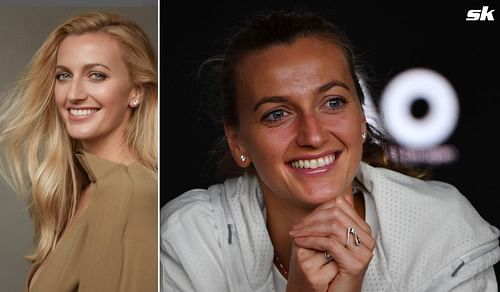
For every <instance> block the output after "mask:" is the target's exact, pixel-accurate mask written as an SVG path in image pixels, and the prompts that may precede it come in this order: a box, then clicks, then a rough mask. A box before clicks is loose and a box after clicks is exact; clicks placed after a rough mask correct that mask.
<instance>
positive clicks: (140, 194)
mask: <svg viewBox="0 0 500 292" xmlns="http://www.w3.org/2000/svg"><path fill="white" fill-rule="evenodd" d="M76 156H77V158H78V161H79V162H80V164H81V165H82V167H83V169H84V170H85V172H86V174H87V175H88V178H89V181H90V189H89V190H90V193H89V204H88V207H87V209H86V210H85V211H84V213H83V214H82V215H81V217H80V218H78V220H77V221H76V222H75V223H74V224H73V225H72V226H70V227H69V228H68V230H66V232H65V233H64V235H63V236H62V237H61V239H60V240H59V242H58V243H57V245H56V247H55V249H54V250H52V252H51V253H50V254H49V255H48V256H47V258H46V259H45V261H44V262H43V263H42V265H41V266H40V268H39V269H38V271H37V273H36V277H34V278H33V280H32V283H31V287H30V289H31V290H30V292H46V291H52V292H68V291H79V292H87V291H88V292H95V291H109V292H112V291H120V292H122V291H141V292H142V291H143V292H147V291H157V269H158V260H157V250H158V248H157V231H158V226H157V212H158V193H157V178H156V176H155V175H154V174H153V173H152V172H150V171H149V170H147V169H146V168H145V167H143V166H141V165H139V164H136V163H133V164H130V165H128V166H126V165H123V164H118V163H115V162H111V161H108V160H104V159H101V158H99V157H97V156H95V155H92V154H90V153H88V152H84V151H78V152H77V154H76ZM34 273H35V271H34V270H33V269H32V271H31V272H30V273H29V277H28V281H27V283H26V286H25V291H28V285H29V280H30V279H31V277H32V276H33V274H34Z"/></svg>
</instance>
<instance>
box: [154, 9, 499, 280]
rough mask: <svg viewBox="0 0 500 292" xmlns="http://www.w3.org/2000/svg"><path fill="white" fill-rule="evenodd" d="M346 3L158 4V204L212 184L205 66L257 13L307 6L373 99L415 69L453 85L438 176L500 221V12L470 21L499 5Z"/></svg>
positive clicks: (211, 134)
mask: <svg viewBox="0 0 500 292" xmlns="http://www.w3.org/2000/svg"><path fill="white" fill-rule="evenodd" d="M346 2H347V1H307V2H300V1H270V3H267V4H264V3H259V2H258V1H251V2H243V3H240V2H237V1H231V2H229V1H228V2H223V1H222V2H219V1H207V2H205V3H203V2H201V1H200V2H199V3H198V2H194V1H175V2H172V1H169V3H166V2H164V4H163V5H162V6H161V7H160V8H161V11H162V12H161V18H160V19H161V23H162V25H161V28H160V35H161V40H162V46H161V48H160V50H161V59H160V61H161V73H160V74H161V75H160V76H161V89H160V90H161V92H160V94H161V99H160V103H161V105H160V129H161V130H160V131H161V134H160V135H161V139H162V140H161V143H160V147H161V150H160V153H161V160H160V161H161V164H160V165H161V166H160V173H161V205H163V204H165V203H166V202H167V201H168V200H170V199H172V198H174V197H176V196H177V195H179V194H181V193H182V192H184V191H186V190H189V189H192V188H206V187H207V186H208V185H210V184H212V183H214V182H215V180H214V178H213V176H212V174H213V173H212V167H211V160H210V159H209V158H210V152H211V150H212V149H213V144H214V141H215V138H216V137H215V136H216V133H215V131H214V128H213V127H212V126H211V121H210V120H209V119H208V118H207V115H206V114H205V113H206V112H208V111H210V108H209V107H208V106H207V101H210V99H211V98H212V97H211V96H210V95H209V94H207V91H208V89H209V87H208V86H207V84H208V85H209V84H210V82H211V80H209V79H208V78H206V77H205V76H203V75H202V76H203V77H202V78H201V79H200V78H198V69H199V66H200V65H201V64H202V63H203V62H204V61H205V60H206V59H208V58H209V57H212V56H214V55H217V54H221V53H222V51H223V48H224V45H225V40H226V39H227V38H228V37H229V36H230V35H231V33H232V32H233V31H234V28H235V27H236V26H240V25H242V24H243V23H244V20H245V19H246V18H247V17H249V16H250V15H252V14H254V13H255V12H257V11H262V10H268V9H280V8H301V9H306V10H311V11H314V12H319V14H321V15H323V16H325V17H327V18H328V19H329V20H330V21H332V22H333V23H335V24H337V25H338V26H339V27H340V28H341V29H342V30H343V31H344V32H345V33H346V34H347V35H348V36H349V37H350V39H351V41H352V42H353V43H354V47H355V51H356V52H357V54H358V55H360V56H361V58H362V60H363V62H364V64H365V69H367V71H368V73H369V74H370V76H371V77H372V79H373V80H372V81H373V82H372V83H371V84H370V85H371V87H372V89H373V93H372V95H373V97H374V98H375V100H376V97H377V94H380V92H381V90H382V89H383V88H384V86H385V85H386V84H387V83H388V82H389V81H390V80H391V78H392V77H394V76H395V75H396V74H398V73H400V72H401V71H403V70H405V69H408V68H412V67H427V68H430V69H433V70H435V71H437V72H439V73H440V74H442V75H444V76H445V77H446V78H447V79H448V80H449V81H450V82H451V84H452V85H453V86H454V88H455V90H456V91H457V93H458V97H459V102H460V118H459V122H458V125H457V128H456V130H455V131H454V133H453V134H452V135H451V136H450V138H449V139H448V140H447V141H445V143H446V144H453V145H455V146H456V147H457V148H458V151H459V158H458V160H457V161H455V162H453V163H448V164H444V165H439V166H434V167H433V173H434V175H433V178H434V179H438V180H443V181H446V182H449V183H452V184H453V185H455V186H456V187H457V188H458V189H459V190H460V191H461V192H462V193H463V194H464V195H465V196H467V198H469V200H470V201H471V202H472V204H473V205H474V206H475V207H476V208H477V210H478V211H479V213H480V214H481V215H482V216H483V218H484V219H486V220H487V221H488V222H490V223H491V224H493V225H495V226H497V227H500V215H499V214H498V210H499V209H500V208H499V207H500V206H499V204H498V203H497V202H498V199H497V198H498V197H499V196H500V186H499V185H498V181H499V178H498V175H497V170H496V167H497V165H498V163H499V162H500V157H499V156H498V152H497V151H496V150H497V149H498V148H499V146H500V142H499V141H500V139H499V138H498V125H499V123H498V117H499V113H498V106H499V105H500V102H499V98H500V93H499V86H498V85H499V84H500V72H499V71H500V70H499V61H500V55H499V54H500V47H499V45H498V38H499V36H500V23H499V22H500V10H499V11H495V12H493V15H494V16H495V21H486V22H468V21H465V18H466V14H467V11H468V10H469V9H481V7H482V6H483V5H488V6H489V8H490V9H495V10H496V9H497V8H498V9H500V5H495V4H492V3H489V4H488V3H487V2H475V1H468V0H466V1H465V3H461V4H453V5H447V6H437V4H436V2H437V1H435V2H429V3H424V2H418V3H413V4H412V3H402V2H403V1H401V3H398V4H396V3H392V4H387V3H382V4H381V3H379V2H380V1H371V2H377V3H372V4H368V3H369V2H368V1H367V2H366V3H365V2H360V1H350V2H349V3H346ZM497 18H498V19H497ZM499 266H500V265H496V266H495V268H496V272H497V275H500V273H499V271H500V268H499ZM497 277H498V276H497Z"/></svg>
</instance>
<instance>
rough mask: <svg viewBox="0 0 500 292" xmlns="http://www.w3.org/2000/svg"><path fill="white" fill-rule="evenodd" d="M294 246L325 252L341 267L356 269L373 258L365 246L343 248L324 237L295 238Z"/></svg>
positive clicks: (334, 241)
mask: <svg viewBox="0 0 500 292" xmlns="http://www.w3.org/2000/svg"><path fill="white" fill-rule="evenodd" d="M295 244H296V245H297V246H298V247H301V248H307V249H314V250H317V251H318V252H321V251H323V252H324V251H327V252H328V253H329V254H330V255H332V256H333V258H334V261H335V262H336V263H337V264H338V265H340V266H342V267H349V266H353V267H358V266H359V264H360V263H362V264H367V263H369V262H370V260H371V258H372V257H373V254H372V252H371V250H369V249H368V248H366V247H365V246H361V245H360V246H348V247H345V246H344V245H342V244H340V243H339V242H337V241H336V240H332V239H329V238H325V237H302V238H296V239H295ZM325 260H326V259H325Z"/></svg>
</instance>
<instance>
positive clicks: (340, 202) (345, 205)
mask: <svg viewBox="0 0 500 292" xmlns="http://www.w3.org/2000/svg"><path fill="white" fill-rule="evenodd" d="M337 209H340V210H342V211H343V213H345V214H346V215H347V216H348V217H349V218H351V220H352V221H354V222H355V223H356V224H357V226H356V227H357V230H363V231H365V232H366V233H368V234H370V235H371V227H370V226H369V225H368V223H366V222H365V220H363V219H362V218H361V217H360V216H359V215H358V213H357V212H356V210H355V209H354V207H353V206H352V205H351V204H350V203H349V202H347V201H346V200H345V199H343V198H336V199H335V200H331V201H328V202H326V203H324V204H322V205H321V206H319V207H318V208H317V209H315V210H314V211H313V212H312V213H311V214H309V215H307V216H306V217H304V218H303V219H302V221H301V222H300V223H299V224H296V225H294V226H293V229H294V230H295V229H300V228H302V227H303V226H305V225H310V224H317V222H318V221H324V220H325V218H331V216H330V215H333V216H336V215H341V214H336V213H335V212H336V211H335V210H337ZM330 212H333V213H330ZM346 226H348V225H346Z"/></svg>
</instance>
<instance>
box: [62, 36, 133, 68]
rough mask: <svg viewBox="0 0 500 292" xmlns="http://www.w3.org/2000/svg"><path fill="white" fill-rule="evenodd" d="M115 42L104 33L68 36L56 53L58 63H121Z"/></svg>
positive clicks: (118, 49) (119, 49) (116, 42)
mask: <svg viewBox="0 0 500 292" xmlns="http://www.w3.org/2000/svg"><path fill="white" fill-rule="evenodd" d="M121 56H122V54H121V48H120V45H119V43H118V41H117V40H115V39H113V38H112V37H111V36H109V35H108V34H106V33H103V32H95V33H85V34H82V35H69V36H67V37H66V38H65V39H64V40H63V41H62V42H61V45H60V47H59V50H58V52H57V62H58V64H59V63H69V64H72V63H78V62H85V63H105V64H106V63H111V64H113V63H123V60H122V57H121Z"/></svg>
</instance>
